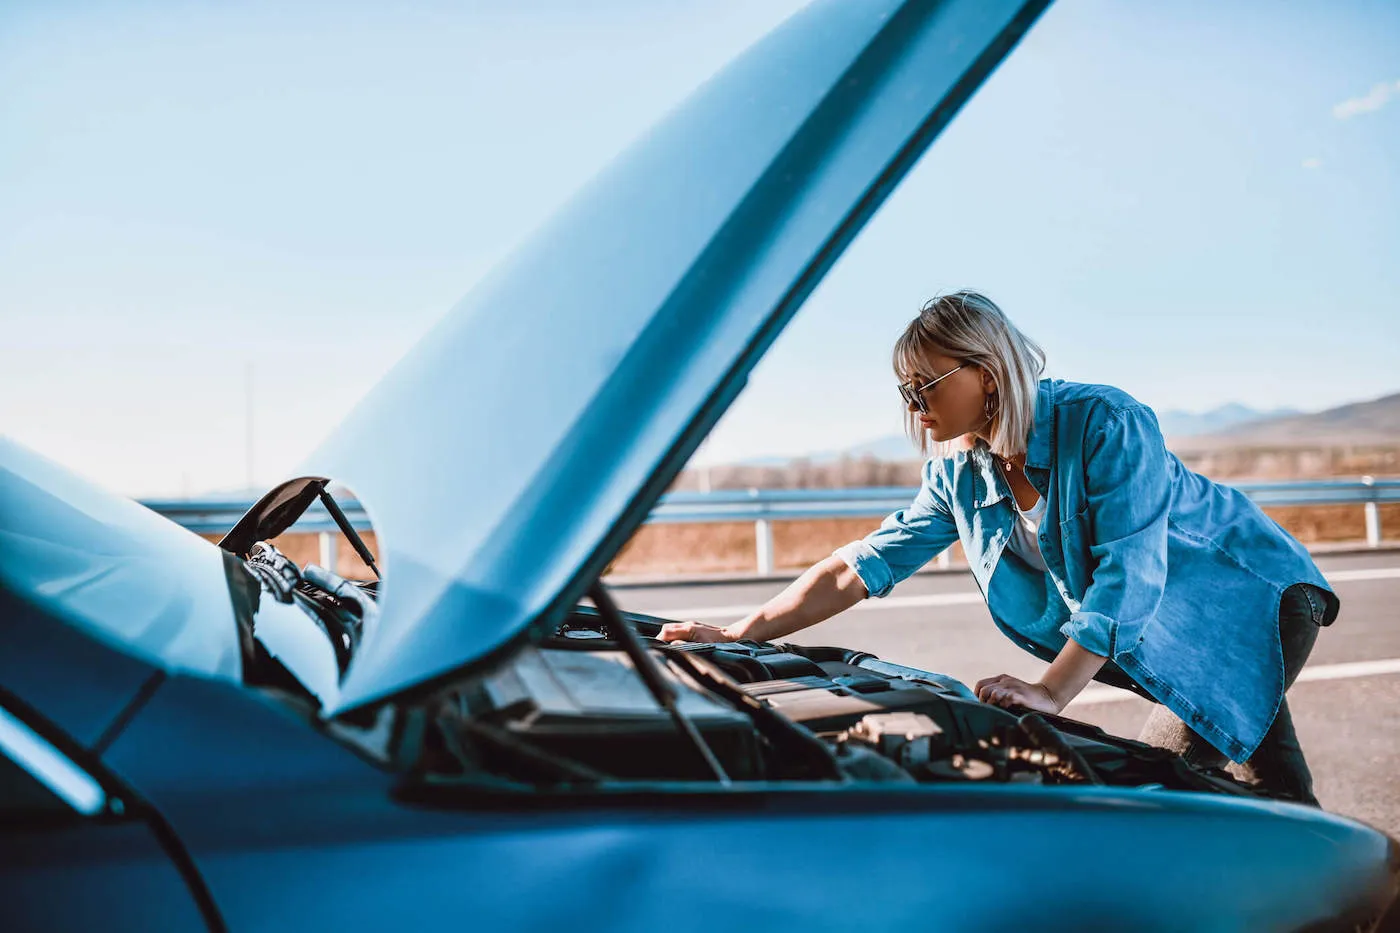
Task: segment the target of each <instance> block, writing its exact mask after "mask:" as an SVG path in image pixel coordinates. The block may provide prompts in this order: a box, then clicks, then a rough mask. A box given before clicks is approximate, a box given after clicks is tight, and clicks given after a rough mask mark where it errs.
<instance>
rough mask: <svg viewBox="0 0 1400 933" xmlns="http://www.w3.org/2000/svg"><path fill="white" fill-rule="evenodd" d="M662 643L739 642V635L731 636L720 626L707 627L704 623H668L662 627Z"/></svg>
mask: <svg viewBox="0 0 1400 933" xmlns="http://www.w3.org/2000/svg"><path fill="white" fill-rule="evenodd" d="M660 637H661V640H662V641H704V642H721V641H738V640H739V638H738V636H737V635H731V634H729V632H727V631H726V630H724V629H722V628H720V627H719V626H718V625H706V624H705V623H704V622H667V623H666V624H665V625H663V626H661V636H660Z"/></svg>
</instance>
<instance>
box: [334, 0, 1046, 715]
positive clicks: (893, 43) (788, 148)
mask: <svg viewBox="0 0 1400 933" xmlns="http://www.w3.org/2000/svg"><path fill="white" fill-rule="evenodd" d="M1047 4H1048V0H1032V2H1024V0H945V2H935V0H907V2H898V0H851V2H823V3H818V4H815V5H813V6H812V7H810V8H808V9H806V10H804V11H802V12H801V13H799V14H798V15H796V16H794V17H793V18H792V19H790V20H789V21H788V22H786V23H785V24H783V25H782V26H781V27H779V28H778V29H777V30H775V31H774V32H773V33H772V34H771V35H769V36H767V37H766V38H764V39H763V40H762V41H760V42H759V43H758V44H757V45H755V46H754V47H752V48H751V49H750V50H749V51H747V52H746V53H745V54H744V55H742V56H741V57H739V58H738V59H736V60H735V61H734V62H732V63H731V64H730V65H729V66H728V67H726V68H725V69H724V70H723V71H722V72H720V73H719V74H718V75H716V76H715V77H714V78H712V79H711V80H709V81H708V82H707V83H705V84H704V85H703V86H702V87H701V88H700V89H699V90H698V91H697V92H695V94H693V95H692V96H691V98H690V99H689V100H687V101H686V102H685V103H684V104H682V105H681V106H680V107H678V108H677V109H676V110H675V111H673V112H672V113H671V114H670V115H669V116H668V117H667V118H665V119H664V120H663V121H662V122H661V123H660V124H658V125H657V126H656V127H654V128H653V129H652V130H651V131H650V132H648V133H647V134H646V135H645V136H644V137H643V138H642V139H641V140H640V141H639V142H637V143H636V144H635V145H634V146H633V147H632V148H631V149H630V150H628V151H627V152H626V153H624V154H623V155H622V156H620V157H619V158H617V159H616V160H615V161H614V162H613V164H612V165H610V166H609V167H608V168H607V169H606V170H605V171H604V172H603V173H602V174H601V175H600V176H599V177H597V178H596V179H595V180H594V181H593V182H591V183H590V184H589V185H588V186H587V187H585V188H584V189H583V191H582V192H581V193H580V194H578V195H577V196H576V197H575V198H574V199H573V200H572V201H571V202H570V203H568V204H567V205H566V206H565V207H564V208H563V209H562V210H561V211H560V212H559V213H558V214H557V215H556V216H555V217H554V218H553V219H552V220H551V221H550V222H549V223H547V224H546V225H545V226H544V228H543V229H541V230H540V231H539V232H538V233H537V234H536V235H535V236H534V237H533V238H532V239H531V240H529V241H528V242H527V243H526V244H525V245H524V246H523V247H522V248H520V249H519V250H518V251H517V252H516V253H515V254H514V255H512V256H511V257H510V258H509V259H508V260H507V261H505V262H504V263H503V264H502V265H501V266H499V267H498V268H497V269H496V270H495V271H494V272H493V273H492V274H491V275H490V276H489V277H488V278H487V279H486V280H485V281H484V282H483V283H482V284H481V285H480V286H479V287H478V288H476V290H475V291H473V292H472V293H471V294H470V295H469V296H468V297H467V298H465V299H464V300H463V301H462V302H461V303H459V304H458V305H457V306H456V307H455V308H453V309H452V310H451V311H450V312H449V313H448V314H447V315H446V317H445V318H444V319H443V320H442V321H441V322H440V323H439V324H438V325H437V326H436V327H435V328H433V329H432V330H431V331H430V332H429V333H428V334H427V335H426V336H425V337H423V339H422V340H421V341H419V343H418V344H417V345H416V346H415V347H414V348H413V350H412V351H411V352H410V353H409V354H408V355H407V356H406V357H405V358H404V359H403V360H401V361H400V362H399V363H398V364H397V365H396V366H395V367H394V368H393V370H391V371H390V373H389V374H388V375H387V376H386V377H385V378H384V379H383V381H382V382H381V383H380V384H379V385H377V386H376V387H375V388H374V389H373V390H372V391H371V392H370V393H369V395H367V396H366V398H365V399H364V400H363V401H362V402H361V403H360V404H359V405H358V407H357V408H356V409H355V410H354V411H353V412H352V413H351V415H350V417H349V418H348V419H347V420H346V422H345V423H344V424H343V425H342V426H341V427H340V428H339V429H338V430H337V431H336V432H335V433H334V434H332V436H331V437H330V438H329V439H328V440H327V441H326V442H325V443H324V444H323V446H322V447H321V448H320V449H319V450H318V451H317V452H316V453H315V454H314V455H313V456H312V457H311V459H310V461H309V464H308V470H307V472H308V473H314V474H315V475H317V476H322V477H332V478H334V479H335V480H336V481H337V482H340V483H343V484H345V485H346V486H348V487H350V488H351V489H353V490H354V492H355V494H356V495H357V496H358V497H359V499H360V501H361V502H362V503H363V504H364V505H365V507H366V509H367V510H368V512H369V515H370V518H371V520H372V522H373V524H374V526H375V530H376V532H377V534H378V536H379V541H380V542H381V548H382V555H381V561H382V566H383V569H384V572H385V579H384V582H383V587H382V590H381V609H382V613H381V624H380V627H379V629H378V631H377V633H376V634H375V636H374V637H373V638H372V639H367V640H366V641H365V642H363V643H362V644H361V645H360V647H359V651H358V652H357V654H356V657H355V658H354V660H353V661H352V662H351V665H350V668H349V670H348V671H347V673H346V675H345V680H344V682H343V684H342V691H341V698H340V702H339V704H338V708H337V709H333V710H330V712H337V711H343V710H346V709H348V708H352V707H357V706H361V705H364V704H366V703H370V702H373V701H376V700H379V699H383V698H386V697H388V696H390V695H393V694H396V693H399V692H401V691H405V690H410V689H413V690H417V689H429V688H431V687H433V686H434V685H435V684H437V683H439V682H440V681H441V680H442V679H443V678H444V677H446V676H448V675H452V674H454V673H456V672H459V671H461V670H462V669H463V668H465V667H467V666H469V665H471V664H473V663H474V662H482V661H489V660H492V659H494V658H496V657H498V656H499V655H500V654H501V653H502V652H503V651H504V650H506V649H507V648H509V647H511V646H512V645H513V644H514V643H515V642H517V641H518V640H520V639H521V638H523V637H525V636H527V635H528V633H529V632H530V631H531V630H538V629H539V628H542V627H544V626H546V625H550V624H552V623H554V622H557V621H558V619H559V618H561V617H562V613H563V612H564V611H565V610H566V609H567V608H568V607H570V606H571V605H573V604H574V603H575V602H576V601H577V600H578V598H579V597H580V596H581V595H582V594H583V593H584V592H585V591H586V590H587V588H588V587H589V585H590V584H591V583H592V581H594V580H595V579H596V578H597V576H598V575H599V574H600V573H601V571H602V570H603V568H604V567H605V565H606V563H607V561H608V560H609V559H610V558H611V557H612V555H614V554H615V553H616V552H617V551H618V549H619V548H620V547H621V546H622V545H623V544H624V543H625V542H626V541H627V539H628V538H629V537H630V535H631V534H632V533H633V531H634V530H635V529H636V527H637V526H638V525H639V524H640V523H641V522H642V520H643V519H644V518H645V517H646V515H647V513H648V512H649V510H650V509H651V508H652V506H653V505H654V504H655V502H656V499H657V498H658V497H659V496H660V494H661V493H662V491H663V490H664V489H665V487H666V486H667V485H668V484H669V483H670V481H671V480H672V479H673V478H674V476H675V475H676V473H677V472H678V471H679V470H680V469H681V467H682V466H683V465H684V464H685V462H686V461H687V460H688V458H689V457H690V455H691V453H692V452H693V451H694V449H695V447H696V446H697V445H698V444H699V442H700V441H701V439H702V438H703V437H704V436H705V434H706V433H707V432H708V431H709V429H710V428H711V427H712V426H713V425H714V423H715V422H716V420H718V418H719V417H720V415H721V414H722V413H723V412H724V410H725V409H726V408H727V407H728V405H729V404H730V402H731V401H732V400H733V399H734V397H735V396H736V395H737V394H738V392H739V391H740V389H741V388H742V386H743V384H744V381H745V378H746V376H747V374H748V372H749V370H750V369H752V367H753V366H754V364H755V363H756V362H757V361H758V359H759V357H760V356H761V355H762V354H763V352H764V351H765V350H766V349H767V347H768V346H769V345H770V344H771V343H772V341H773V339H774V338H775V337H776V336H777V334H778V332H779V330H780V329H781V328H782V327H783V325H784V324H785V323H786V322H787V321H788V320H789V318H790V317H791V316H792V314H793V313H794V312H795V311H796V310H797V308H798V307H799V306H800V305H801V303H802V301H803V300H804V299H805V298H806V297H807V295H808V294H809V293H810V292H811V290H812V288H813V287H814V286H815V285H816V283H817V282H818V281H819V280H820V279H821V277H822V275H823V274H825V272H826V271H827V270H828V269H829V268H830V267H831V265H832V263H833V262H834V261H835V260H836V258H837V257H838V256H839V255H840V253H841V252H842V250H843V249H844V248H845V247H846V245H847V244H848V243H849V242H850V241H851V239H852V238H853V237H854V236H855V234H856V233H857V232H858V231H859V229H860V228H861V226H862V225H863V224H864V223H865V221H866V220H868V219H869V218H870V216H871V215H872V214H873V213H874V211H875V210H876V208H877V207H878V206H879V205H880V203H881V202H882V201H883V200H884V198H885V196H886V195H887V194H888V193H889V192H890V191H891V189H892V188H893V187H894V186H895V184H896V183H897V182H898V181H899V180H900V179H901V178H902V177H903V175H904V174H905V172H907V171H908V169H909V168H910V167H911V166H912V165H913V164H914V162H915V160H916V159H917V158H918V156H919V155H920V154H921V153H922V152H923V150H924V149H925V148H926V147H927V146H928V145H929V143H930V142H931V141H932V140H933V138H934V137H935V136H936V135H937V133H938V132H939V131H940V130H941V129H942V128H943V127H944V126H945V125H946V124H947V123H948V121H949V120H950V119H951V118H952V116H953V115H954V113H956V112H957V110H958V108H959V107H960V106H961V105H962V104H963V103H964V102H965V101H966V100H967V99H968V97H969V96H970V95H971V94H972V93H973V91H974V90H975V89H976V88H977V87H978V85H979V84H980V83H981V82H982V81H983V80H984V79H985V78H986V77H987V75H988V74H989V73H990V72H991V71H992V69H993V68H994V67H995V66H996V65H997V64H998V62H1000V61H1001V59H1002V58H1003V57H1004V56H1005V55H1006V54H1007V53H1008V52H1009V51H1010V49H1011V48H1012V47H1013V46H1014V45H1015V43H1016V42H1017V41H1018V40H1019V39H1020V37H1021V36H1022V35H1023V34H1024V33H1025V31H1026V30H1027V29H1028V28H1029V27H1030V25H1031V24H1032V22H1033V21H1034V20H1035V18H1036V16H1038V15H1039V13H1040V12H1041V11H1042V10H1043V8H1044V7H1045V6H1046V5H1047Z"/></svg>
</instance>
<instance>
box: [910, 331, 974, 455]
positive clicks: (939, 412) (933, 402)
mask: <svg viewBox="0 0 1400 933" xmlns="http://www.w3.org/2000/svg"><path fill="white" fill-rule="evenodd" d="M959 366H961V367H962V368H961V369H958V367H959ZM954 370H957V371H956V372H954ZM948 373H952V375H950V376H949V375H947V374H948ZM940 376H947V378H945V379H939V381H938V384H937V385H934V386H931V387H929V388H927V389H924V391H923V393H922V395H923V399H924V407H925V408H927V409H928V411H926V412H921V411H919V410H918V406H917V405H916V404H915V403H913V402H910V403H909V411H910V412H911V413H913V414H914V415H915V416H916V417H917V418H918V419H919V423H920V424H921V425H923V427H924V428H925V429H927V430H928V431H929V432H930V433H931V434H932V435H933V439H934V440H935V441H951V440H954V439H955V438H959V437H962V436H963V435H964V434H969V433H973V432H975V431H978V430H986V428H987V427H988V425H987V424H986V423H985V422H986V420H987V415H986V405H987V401H986V399H987V393H988V392H990V391H991V390H992V389H993V388H994V384H993V382H992V380H991V375H990V374H989V373H988V372H987V371H986V370H984V369H983V368H982V367H980V366H978V365H977V364H975V363H964V362H962V361H961V360H957V359H954V358H953V357H951V356H942V355H940V354H936V353H927V354H925V355H924V358H923V360H922V363H921V365H920V367H919V369H918V371H917V372H915V373H913V374H912V377H911V379H910V382H912V383H913V385H914V387H916V388H917V387H918V386H921V385H924V384H926V383H929V382H932V381H933V380H934V379H938V377H940Z"/></svg>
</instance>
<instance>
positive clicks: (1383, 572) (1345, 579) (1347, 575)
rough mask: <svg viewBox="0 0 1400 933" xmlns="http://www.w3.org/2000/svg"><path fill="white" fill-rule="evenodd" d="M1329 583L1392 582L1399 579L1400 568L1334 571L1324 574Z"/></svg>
mask: <svg viewBox="0 0 1400 933" xmlns="http://www.w3.org/2000/svg"><path fill="white" fill-rule="evenodd" d="M1326 577H1327V582H1329V583H1350V582H1351V581H1352V580H1393V579H1395V578H1396V577H1400V567H1367V568H1365V569H1362V570H1334V571H1333V572H1331V573H1329V574H1326Z"/></svg>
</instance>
